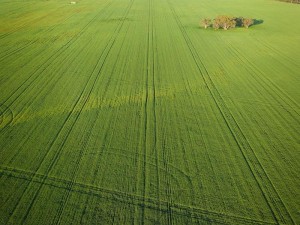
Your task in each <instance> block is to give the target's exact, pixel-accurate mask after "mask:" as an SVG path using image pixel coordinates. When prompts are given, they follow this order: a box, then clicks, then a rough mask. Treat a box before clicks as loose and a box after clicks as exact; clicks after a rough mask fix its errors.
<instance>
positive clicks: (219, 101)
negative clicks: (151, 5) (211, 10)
mask: <svg viewBox="0 0 300 225" xmlns="http://www.w3.org/2000/svg"><path fill="white" fill-rule="evenodd" d="M168 4H169V7H170V9H171V12H172V14H173V16H174V19H175V21H176V23H177V25H178V27H179V29H180V30H181V33H182V36H183V38H184V40H185V42H186V44H187V46H188V48H189V50H190V52H191V55H192V57H193V59H194V61H195V64H196V66H197V67H198V70H199V73H200V74H201V76H202V78H203V81H204V83H205V84H206V86H207V88H208V90H209V92H210V94H211V97H212V99H213V100H214V102H215V104H216V106H217V108H218V110H219V111H220V114H221V116H222V117H223V119H224V122H225V123H226V125H227V127H228V129H229V131H230V133H231V134H232V137H233V138H234V140H235V142H236V143H237V146H238V147H239V150H240V151H241V154H242V156H243V158H244V160H245V162H246V164H247V166H248V168H249V170H250V172H251V173H252V175H253V178H254V179H255V181H256V183H257V185H258V187H259V189H260V190H261V193H262V196H263V198H264V199H265V201H266V203H267V204H268V206H269V208H270V210H271V212H272V215H273V217H274V220H275V221H276V223H278V224H296V223H295V221H294V220H293V218H292V216H291V214H290V213H289V211H288V209H287V208H286V206H285V204H284V202H283V200H282V199H281V197H280V195H279V194H278V192H277V190H276V188H275V187H274V185H273V183H272V181H271V180H270V178H269V176H268V174H267V172H266V171H265V169H264V167H263V166H262V164H261V162H260V161H259V159H258V157H257V156H256V153H255V151H254V150H253V148H252V147H251V145H250V143H249V141H248V140H247V137H246V136H245V135H244V133H243V131H242V129H241V128H240V126H239V124H238V122H237V121H236V120H235V118H234V117H233V115H232V114H231V112H230V110H229V108H228V107H227V105H226V103H225V101H224V100H223V98H222V96H221V94H220V93H219V91H218V89H217V87H216V86H215V84H214V82H213V80H212V79H211V77H210V74H209V72H208V71H207V69H206V67H205V65H204V63H203V62H202V60H201V57H199V55H198V52H197V50H196V49H195V47H194V45H193V43H192V41H191V39H190V37H189V36H188V34H187V32H186V30H185V28H184V26H183V25H182V22H181V21H180V19H179V17H178V15H177V13H176V12H175V9H174V8H173V6H172V4H171V3H170V2H169V1H168Z"/></svg>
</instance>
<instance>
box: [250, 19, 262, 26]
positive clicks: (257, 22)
mask: <svg viewBox="0 0 300 225" xmlns="http://www.w3.org/2000/svg"><path fill="white" fill-rule="evenodd" d="M262 23H264V20H261V19H253V25H252V26H255V25H259V24H262Z"/></svg>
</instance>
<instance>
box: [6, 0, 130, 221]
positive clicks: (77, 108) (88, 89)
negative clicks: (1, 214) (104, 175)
mask: <svg viewBox="0 0 300 225" xmlns="http://www.w3.org/2000/svg"><path fill="white" fill-rule="evenodd" d="M109 4H110V3H109ZM132 4H133V1H130V3H129V5H128V7H127V9H126V10H125V15H127V14H128V13H129V11H130V8H131V6H132ZM97 15H99V14H97ZM97 15H96V16H95V18H96V17H97ZM95 18H94V19H95ZM94 19H93V20H94ZM89 24H90V23H89ZM123 24H124V21H120V23H119V24H118V26H117V27H116V29H115V32H114V33H113V34H112V36H111V38H110V40H109V41H108V43H107V45H106V47H105V49H104V51H103V52H102V53H101V55H100V57H99V60H98V62H97V64H96V65H95V68H94V70H93V72H92V73H91V75H90V77H89V79H88V80H87V82H86V84H85V86H84V88H83V90H82V92H81V93H80V95H79V97H78V99H77V101H76V103H75V104H74V106H73V108H72V110H71V111H70V113H69V114H68V116H67V118H66V120H65V121H64V122H63V124H62V126H61V128H60V130H59V132H58V133H57V135H56V137H55V138H54V139H53V141H52V143H51V144H50V147H49V148H48V150H47V153H46V154H45V155H44V157H43V159H42V160H41V162H40V164H39V165H38V169H37V170H36V172H38V171H39V170H40V168H42V167H43V164H46V166H45V165H44V167H45V168H44V170H45V174H47V175H49V173H50V171H51V170H52V168H53V167H54V165H55V163H56V162H57V160H58V159H59V156H60V155H61V152H62V149H63V147H64V146H65V143H66V140H67V139H68V137H69V136H70V134H71V131H72V130H73V127H74V126H75V124H76V122H77V120H78V118H79V116H80V114H81V112H82V110H83V108H84V107H85V105H86V103H87V102H88V100H89V96H90V95H91V93H92V91H93V90H94V88H95V85H96V83H97V81H98V79H99V76H100V75H101V71H102V68H103V65H104V64H105V62H106V59H107V57H108V55H109V53H110V51H111V49H112V47H113V46H114V44H115V42H116V39H117V37H118V36H119V34H120V30H121V28H122V27H123ZM51 154H52V155H53V156H51V157H52V159H51V160H50V161H48V162H46V161H47V158H48V157H50V155H51ZM42 183H43V182H41V183H40V185H39V186H38V187H36V188H35V189H34V190H31V191H33V192H34V194H33V197H32V198H31V199H30V203H29V204H28V205H29V206H28V208H27V209H26V212H25V215H24V216H23V219H22V223H25V222H26V219H27V217H28V215H29V212H30V211H31V208H32V207H33V204H34V202H35V201H36V199H37V197H38V195H39V193H40V191H41V189H42V186H43V185H42ZM30 186H31V185H30V184H29V185H28V187H27V188H26V189H25V190H24V192H23V194H22V197H21V199H20V201H19V203H20V202H21V201H22V198H23V196H25V195H26V193H27V192H28V191H30V190H29V189H30ZM19 203H18V204H17V205H16V206H15V208H14V210H13V211H15V210H16V209H17V208H18V205H19ZM13 215H14V213H12V214H11V216H13ZM58 218H60V216H59V217H58Z"/></svg>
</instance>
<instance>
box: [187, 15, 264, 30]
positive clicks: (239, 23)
mask: <svg viewBox="0 0 300 225" xmlns="http://www.w3.org/2000/svg"><path fill="white" fill-rule="evenodd" d="M233 19H234V20H235V22H236V25H235V27H234V28H244V25H243V19H245V18H243V17H233ZM252 21H253V23H252V24H251V25H250V26H249V28H250V27H253V26H256V25H260V24H263V23H264V20H262V19H252ZM212 23H213V19H212ZM185 27H186V28H192V29H201V30H214V31H216V30H222V29H213V24H210V25H209V26H208V27H207V29H205V28H204V26H203V25H202V24H201V21H200V23H199V25H198V26H197V25H196V24H193V25H189V26H185ZM234 28H233V29H234Z"/></svg>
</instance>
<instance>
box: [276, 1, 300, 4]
mask: <svg viewBox="0 0 300 225" xmlns="http://www.w3.org/2000/svg"><path fill="white" fill-rule="evenodd" d="M280 1H282V2H290V3H294V4H300V0H280Z"/></svg>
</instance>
